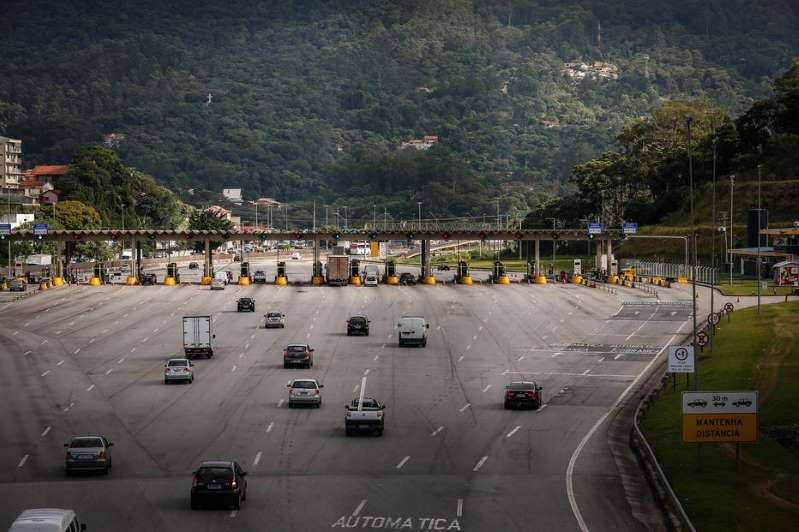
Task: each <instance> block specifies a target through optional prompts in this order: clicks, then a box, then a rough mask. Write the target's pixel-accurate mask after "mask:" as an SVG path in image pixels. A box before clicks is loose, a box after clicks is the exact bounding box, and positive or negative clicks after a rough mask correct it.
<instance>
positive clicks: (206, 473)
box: [197, 467, 233, 482]
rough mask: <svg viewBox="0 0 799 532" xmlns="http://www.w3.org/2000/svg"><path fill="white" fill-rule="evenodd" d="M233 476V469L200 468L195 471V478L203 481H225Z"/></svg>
mask: <svg viewBox="0 0 799 532" xmlns="http://www.w3.org/2000/svg"><path fill="white" fill-rule="evenodd" d="M232 474H233V469H232V468H230V467H201V468H200V469H199V471H197V476H198V477H200V478H201V479H202V480H204V481H206V482H207V481H209V480H219V479H225V480H227V479H228V478H230V476H231V475H232Z"/></svg>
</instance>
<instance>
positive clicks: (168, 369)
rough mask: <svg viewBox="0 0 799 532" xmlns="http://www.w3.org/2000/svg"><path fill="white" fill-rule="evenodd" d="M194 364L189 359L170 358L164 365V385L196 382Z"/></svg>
mask: <svg viewBox="0 0 799 532" xmlns="http://www.w3.org/2000/svg"><path fill="white" fill-rule="evenodd" d="M193 367H194V364H193V363H192V361H191V360H189V359H188V358H170V359H169V360H168V361H167V363H166V364H164V384H169V383H170V382H173V381H177V382H188V383H189V384H191V383H193V382H194V370H192V368H193Z"/></svg>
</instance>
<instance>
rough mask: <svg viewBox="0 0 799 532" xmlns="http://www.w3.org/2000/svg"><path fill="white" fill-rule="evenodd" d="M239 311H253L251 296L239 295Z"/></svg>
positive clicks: (253, 305)
mask: <svg viewBox="0 0 799 532" xmlns="http://www.w3.org/2000/svg"><path fill="white" fill-rule="evenodd" d="M238 311H239V312H255V300H254V299H253V298H251V297H240V298H239V301H238Z"/></svg>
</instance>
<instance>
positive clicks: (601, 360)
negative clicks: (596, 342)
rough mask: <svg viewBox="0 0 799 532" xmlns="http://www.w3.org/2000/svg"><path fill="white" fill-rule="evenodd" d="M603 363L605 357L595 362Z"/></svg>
mask: <svg viewBox="0 0 799 532" xmlns="http://www.w3.org/2000/svg"><path fill="white" fill-rule="evenodd" d="M604 361H605V357H599V360H598V361H597V362H604Z"/></svg>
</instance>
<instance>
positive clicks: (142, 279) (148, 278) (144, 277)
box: [139, 273, 158, 286]
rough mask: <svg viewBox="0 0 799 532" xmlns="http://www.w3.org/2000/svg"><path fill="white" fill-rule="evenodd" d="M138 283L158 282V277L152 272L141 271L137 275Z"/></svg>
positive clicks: (152, 283) (143, 284)
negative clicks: (141, 272)
mask: <svg viewBox="0 0 799 532" xmlns="http://www.w3.org/2000/svg"><path fill="white" fill-rule="evenodd" d="M139 284H141V285H142V286H147V285H154V284H158V277H156V275H155V274H154V273H143V274H141V275H139Z"/></svg>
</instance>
